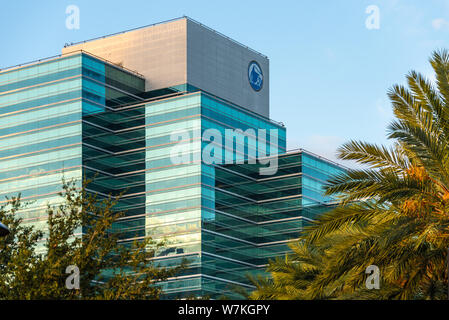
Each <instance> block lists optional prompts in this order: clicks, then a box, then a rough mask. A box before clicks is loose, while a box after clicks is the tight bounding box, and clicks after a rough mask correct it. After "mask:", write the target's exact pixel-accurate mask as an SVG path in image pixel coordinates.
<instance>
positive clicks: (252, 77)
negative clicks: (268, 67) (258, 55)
mask: <svg viewBox="0 0 449 320" xmlns="http://www.w3.org/2000/svg"><path fill="white" fill-rule="evenodd" d="M248 80H249V84H250V85H251V87H252V88H253V89H254V90H255V91H260V89H262V85H263V74H262V68H261V67H260V65H259V64H258V63H257V62H256V61H251V62H250V63H249V66H248Z"/></svg>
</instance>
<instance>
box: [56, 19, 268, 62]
mask: <svg viewBox="0 0 449 320" xmlns="http://www.w3.org/2000/svg"><path fill="white" fill-rule="evenodd" d="M182 19H187V20H189V21H191V22H193V23H196V24H197V25H199V26H201V27H203V28H206V29H208V30H210V31H212V32H214V33H216V34H218V35H220V36H222V37H224V38H226V39H228V40H230V41H232V42H233V43H235V44H238V45H239V46H242V47H244V48H246V49H248V50H250V51H252V52H254V53H256V54H258V55H260V56H261V57H264V58H266V59H268V57H267V56H265V55H263V54H262V53H260V52H258V51H256V50H254V49H252V48H250V47H248V46H245V45H244V44H242V43H240V42H238V41H236V40H234V39H232V38H230V37H228V36H226V35H224V34H223V33H221V32H218V31H216V30H214V29H212V28H210V27H208V26H206V25H204V24H202V23H200V22H198V21H196V20H195V19H192V18H190V17H188V16H182V17H178V18H174V19H169V20H165V21H161V22H157V23H153V24H149V25H146V26H141V27H137V28H132V29H128V30H125V31H120V32H116V33H111V34H107V35H104V36H100V37H96V38H92V39H88V40H84V41H78V42H71V43H66V44H65V45H64V48H67V47H70V46H74V45H78V44H82V43H86V42H90V41H95V40H99V39H104V38H107V37H111V36H116V35H119V34H123V33H127V32H131V31H135V30H140V29H144V28H151V27H154V26H157V25H161V24H166V23H170V22H174V21H179V20H182Z"/></svg>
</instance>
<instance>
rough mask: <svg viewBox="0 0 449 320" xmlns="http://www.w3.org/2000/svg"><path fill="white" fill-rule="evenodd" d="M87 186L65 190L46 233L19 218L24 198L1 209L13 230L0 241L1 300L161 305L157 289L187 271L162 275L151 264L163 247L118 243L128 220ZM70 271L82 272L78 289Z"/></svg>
mask: <svg viewBox="0 0 449 320" xmlns="http://www.w3.org/2000/svg"><path fill="white" fill-rule="evenodd" d="M86 185H87V183H86V184H84V186H83V188H81V190H78V189H77V188H76V184H75V183H73V182H70V183H64V187H63V189H64V192H62V193H61V196H62V197H63V199H64V201H63V202H62V203H61V204H60V205H57V206H48V208H47V211H46V216H48V218H47V228H46V229H44V231H40V230H36V229H35V228H34V227H32V226H29V225H27V224H24V223H23V221H22V219H20V218H18V217H17V216H18V212H19V211H20V210H21V209H23V208H24V207H26V204H23V203H22V202H21V201H20V198H12V199H10V201H9V202H8V203H7V204H6V205H4V206H3V207H1V208H0V221H3V222H4V224H6V225H7V226H8V227H9V229H10V231H11V233H10V234H9V235H8V236H6V237H4V238H0V299H158V298H159V297H160V295H161V293H162V289H161V287H160V286H159V285H158V284H159V283H160V282H161V281H164V280H166V279H167V278H169V277H173V276H176V275H177V274H178V273H179V272H180V271H181V270H182V269H183V268H184V267H185V264H186V262H183V263H181V265H179V266H177V267H172V268H163V267H160V266H158V265H156V264H155V263H154V262H153V261H152V260H151V258H153V257H154V255H155V251H156V250H157V249H159V247H161V246H162V245H163V243H155V242H153V241H152V240H151V239H142V240H140V241H135V242H133V243H123V242H121V241H120V233H119V232H117V231H114V224H115V222H117V221H118V219H120V218H121V217H123V215H124V213H123V212H118V211H117V210H115V206H116V205H117V202H118V201H119V198H120V197H114V198H113V197H109V198H105V199H99V198H98V197H97V195H95V194H92V193H89V192H87V191H86V188H85V186H86ZM69 266H75V267H76V268H77V269H78V270H79V289H77V288H76V287H77V286H76V281H77V280H76V278H75V275H76V274H75V273H74V272H76V271H77V270H74V271H72V272H70V273H66V271H70V269H69V270H67V267H69ZM72 268H73V267H72ZM69 277H71V278H69ZM68 278H69V279H68ZM66 282H69V284H71V286H69V287H71V288H72V289H68V288H67V286H66ZM73 287H75V288H73Z"/></svg>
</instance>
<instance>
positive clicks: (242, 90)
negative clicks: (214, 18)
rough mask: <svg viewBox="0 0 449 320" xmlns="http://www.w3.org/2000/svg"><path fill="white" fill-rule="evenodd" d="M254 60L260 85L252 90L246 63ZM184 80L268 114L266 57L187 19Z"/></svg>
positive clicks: (267, 62) (267, 69) (267, 64)
mask: <svg viewBox="0 0 449 320" xmlns="http://www.w3.org/2000/svg"><path fill="white" fill-rule="evenodd" d="M253 60H254V61H257V62H258V63H259V65H260V66H261V68H262V72H263V86H262V89H261V90H260V91H258V92H257V91H255V90H253V88H252V87H251V85H250V83H249V81H248V66H249V63H250V62H251V61H253ZM187 80H188V82H189V83H190V84H192V85H194V86H197V87H199V88H201V89H203V90H205V91H208V92H210V93H212V94H214V95H216V96H219V97H221V98H223V99H226V100H229V101H231V102H233V103H235V104H238V105H240V106H243V107H245V108H247V109H250V110H252V111H254V112H257V113H259V114H261V115H264V116H266V117H269V61H268V59H267V58H266V57H264V56H262V55H260V54H258V53H256V52H254V51H252V50H250V49H248V48H246V47H244V46H242V45H240V44H238V43H236V42H234V41H232V40H231V39H228V38H225V37H223V36H222V35H220V34H218V33H216V32H214V31H213V30H210V29H208V28H205V27H203V26H201V25H199V24H197V23H196V22H193V21H190V20H188V21H187Z"/></svg>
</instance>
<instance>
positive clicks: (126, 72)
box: [0, 17, 343, 298]
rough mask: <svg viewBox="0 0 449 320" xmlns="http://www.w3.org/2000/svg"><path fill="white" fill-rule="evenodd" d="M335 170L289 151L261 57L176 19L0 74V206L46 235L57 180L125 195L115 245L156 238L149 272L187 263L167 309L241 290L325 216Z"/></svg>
mask: <svg viewBox="0 0 449 320" xmlns="http://www.w3.org/2000/svg"><path fill="white" fill-rule="evenodd" d="M229 132H231V133H234V134H235V135H234V136H233V135H228V134H229ZM271 133H275V134H273V135H272V134H271ZM205 154H206V155H207V156H208V157H211V158H213V159H214V161H213V162H207V161H205V160H204V156H205ZM274 158H275V159H276V162H273V163H275V164H276V170H274V171H273V172H271V173H269V174H266V173H262V172H263V168H267V163H268V165H270V163H271V162H270V161H268V160H270V159H274ZM262 160H265V161H262ZM342 170H343V169H342V168H341V167H339V166H337V165H335V164H333V163H331V162H329V161H327V160H325V159H322V158H321V157H318V156H315V155H313V154H310V153H307V152H305V151H297V152H287V151H286V129H285V127H284V126H283V124H281V123H278V122H276V121H273V120H271V119H270V118H269V62H268V58H267V57H265V56H263V55H261V54H260V53H258V52H256V51H254V50H252V49H249V48H247V47H246V46H243V45H241V44H239V43H237V42H235V41H234V40H232V39H229V38H228V37H226V36H224V35H222V34H219V33H218V32H216V31H214V30H211V29H209V28H207V27H205V26H203V25H201V24H200V23H198V22H196V21H194V20H192V19H190V18H187V17H183V18H180V19H175V20H172V21H168V22H164V23H160V24H156V25H151V26H147V27H144V28H139V29H135V30H131V31H127V32H123V33H119V34H114V35H111V36H106V37H102V38H99V39H93V40H90V41H85V42H81V43H77V44H72V45H69V46H66V47H65V48H64V49H63V54H62V55H60V56H57V57H53V58H48V59H43V60H39V61H36V62H32V63H28V64H25V65H21V66H16V67H11V68H7V69H3V70H1V71H0V198H1V200H0V201H4V199H5V196H8V197H11V196H16V195H17V194H18V193H20V194H21V197H22V198H23V199H25V200H30V201H32V203H31V204H30V205H29V206H28V207H27V209H24V210H22V211H21V212H20V215H21V217H22V218H23V221H24V223H28V224H33V225H34V226H36V227H37V228H42V229H43V230H44V231H45V224H46V217H45V209H46V206H47V204H57V203H58V202H60V201H61V199H60V197H59V196H58V192H60V191H61V183H62V179H63V178H64V179H65V180H70V179H75V180H77V181H78V182H79V183H80V182H81V181H82V180H83V179H85V178H94V180H93V182H92V183H90V184H89V186H88V188H89V191H91V192H95V193H97V194H99V195H100V196H108V195H109V194H119V193H123V196H122V198H121V200H120V201H119V203H118V206H117V209H119V210H124V211H125V212H126V215H125V216H124V217H123V218H121V219H120V221H119V222H117V223H116V225H115V226H114V228H115V230H116V231H117V232H119V233H120V234H121V237H122V240H123V241H125V242H126V241H134V240H139V239H144V238H145V237H148V236H150V237H152V238H153V239H155V240H164V241H165V242H166V245H165V246H164V248H162V249H161V250H159V251H158V252H157V256H156V257H155V262H156V263H158V264H160V265H164V266H172V265H176V264H178V263H179V262H180V261H181V260H182V259H184V258H187V259H188V261H189V267H188V269H187V270H185V271H184V272H183V273H182V274H180V275H179V276H178V277H176V278H173V279H169V281H167V282H165V283H163V287H164V290H165V292H166V297H167V298H176V297H188V296H209V297H213V298H217V297H219V296H221V295H223V294H225V295H227V296H230V297H233V296H235V294H234V292H233V290H232V286H234V285H240V286H245V287H247V288H248V289H251V286H250V284H249V282H248V280H247V278H246V274H248V273H253V274H254V273H259V272H263V269H264V266H265V265H266V263H267V261H268V259H269V258H274V257H276V256H281V255H284V254H285V253H286V252H288V246H287V244H288V242H289V241H292V240H294V239H296V238H297V237H298V235H299V233H300V231H301V228H302V226H303V225H304V223H306V222H307V221H310V219H313V217H314V216H316V215H317V214H319V213H320V212H322V211H323V210H328V207H329V206H330V205H332V203H333V201H334V200H333V199H330V198H327V197H324V196H323V192H322V186H323V184H324V183H325V181H326V179H327V178H328V177H329V176H330V175H332V174H335V173H338V172H341V171H342Z"/></svg>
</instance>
